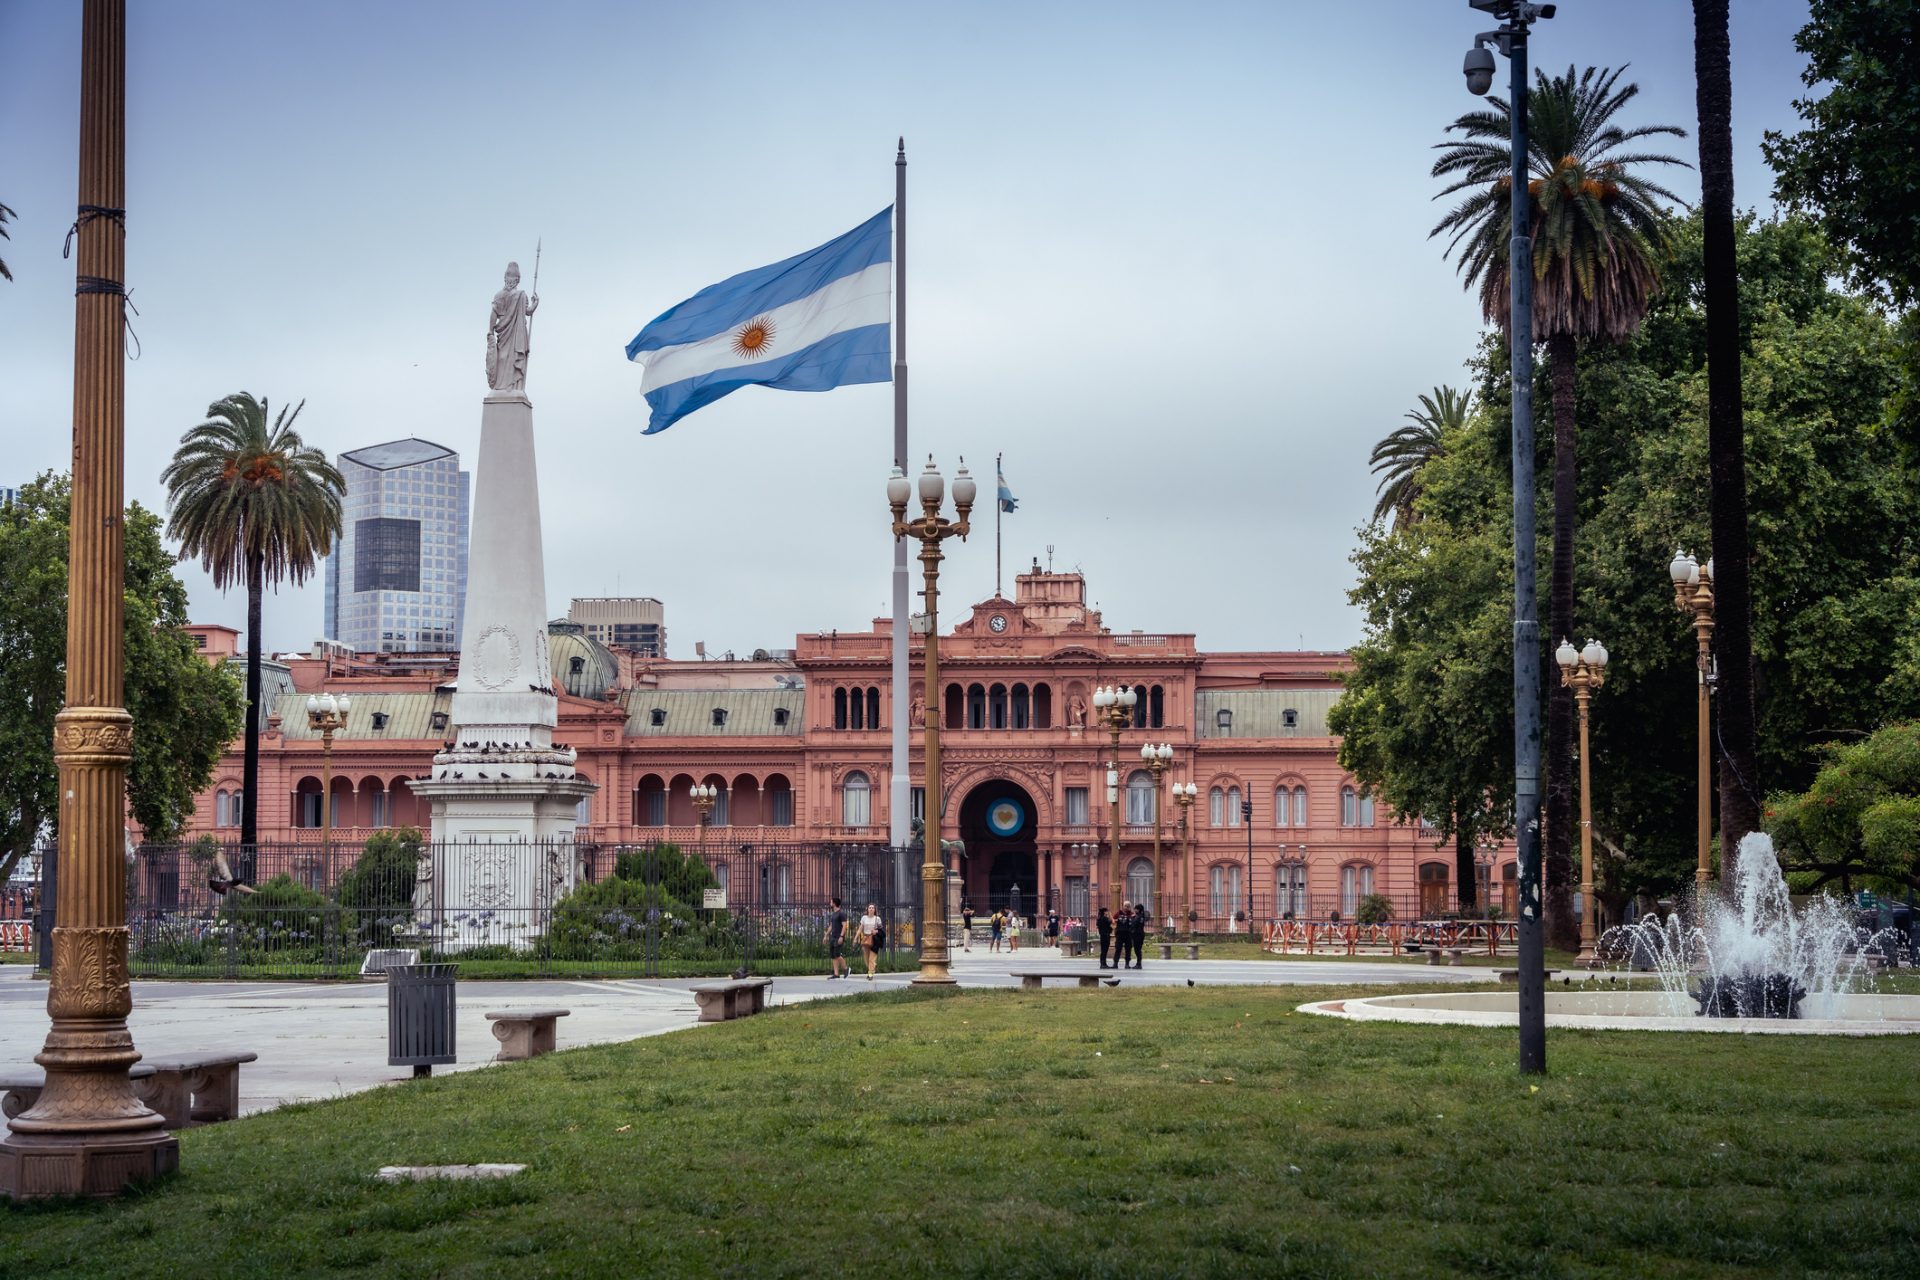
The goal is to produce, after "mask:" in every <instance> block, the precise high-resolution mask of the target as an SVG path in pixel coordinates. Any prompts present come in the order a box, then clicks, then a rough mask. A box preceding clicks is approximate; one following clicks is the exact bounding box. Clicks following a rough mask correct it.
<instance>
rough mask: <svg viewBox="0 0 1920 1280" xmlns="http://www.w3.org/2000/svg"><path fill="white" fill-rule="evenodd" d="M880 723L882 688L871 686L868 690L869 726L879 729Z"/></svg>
mask: <svg viewBox="0 0 1920 1280" xmlns="http://www.w3.org/2000/svg"><path fill="white" fill-rule="evenodd" d="M881 727H882V726H881V724H880V690H879V688H878V687H877V686H876V687H870V688H869V689H868V690H867V728H869V729H878V728H881Z"/></svg>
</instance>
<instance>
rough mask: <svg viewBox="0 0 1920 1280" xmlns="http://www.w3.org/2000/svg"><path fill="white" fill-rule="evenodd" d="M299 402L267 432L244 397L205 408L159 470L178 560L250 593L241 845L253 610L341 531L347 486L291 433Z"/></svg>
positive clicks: (253, 751) (255, 726)
mask: <svg viewBox="0 0 1920 1280" xmlns="http://www.w3.org/2000/svg"><path fill="white" fill-rule="evenodd" d="M305 405H306V402H305V401H304V400H303V401H301V402H300V404H298V405H296V406H294V408H293V411H292V412H291V413H289V412H288V411H287V409H286V408H285V406H282V407H281V410H280V414H279V416H278V417H277V418H275V419H274V422H273V426H272V428H271V429H269V428H268V426H267V414H268V412H269V406H268V404H267V402H266V401H265V400H264V399H262V400H256V399H254V398H253V396H252V395H250V394H249V393H247V392H245V391H241V392H238V393H236V394H234V395H230V396H228V397H227V398H226V399H224V400H221V401H219V402H218V403H216V404H212V405H209V406H208V407H207V419H208V420H207V421H205V422H203V423H201V424H200V425H199V426H197V427H195V428H193V429H192V430H191V431H189V432H187V433H186V435H184V436H182V437H181V438H180V448H179V449H177V450H176V451H175V452H174V455H173V461H172V462H170V463H168V464H167V469H166V470H165V471H163V472H161V473H160V479H161V482H162V483H163V484H165V485H166V486H167V507H168V510H169V513H170V514H169V517H168V520H167V533H168V534H169V535H170V536H172V537H175V538H178V539H180V558H181V559H182V560H189V559H195V558H197V559H198V560H199V561H200V564H201V567H203V568H204V569H206V571H207V572H208V573H210V574H211V575H213V585H214V586H216V587H219V588H220V589H221V590H223V591H224V590H226V589H227V588H229V587H232V586H234V585H236V584H241V583H244V584H245V585H246V588H247V743H246V765H245V773H244V780H243V782H242V787H243V788H244V790H243V791H242V793H241V794H242V800H241V807H240V843H241V844H242V845H243V846H247V847H251V846H252V845H253V843H254V841H255V838H256V834H257V804H258V791H259V782H260V608H261V603H262V599H263V597H264V596H265V595H266V588H267V583H268V582H273V583H274V584H276V585H277V584H278V583H279V582H280V581H281V580H282V579H285V580H288V581H291V582H293V583H294V584H296V585H298V584H299V583H301V582H304V581H305V580H306V579H307V577H308V575H310V574H311V573H312V572H313V570H314V566H315V565H316V564H317V563H318V562H319V560H320V559H321V557H323V556H325V555H326V554H327V551H328V549H329V548H331V547H332V545H333V539H334V538H335V537H336V536H338V535H339V533H340V499H341V496H342V495H343V494H344V493H345V492H346V487H347V484H346V481H345V480H343V479H341V477H340V473H339V472H338V471H337V470H335V469H334V467H333V464H332V463H330V462H328V461H327V456H326V454H324V453H322V452H321V451H320V450H318V449H311V448H308V447H307V446H306V445H305V444H304V443H303V442H302V441H301V439H300V436H299V433H297V432H296V431H294V429H293V424H294V420H295V419H297V418H298V417H299V416H300V410H301V409H302V408H304V407H305Z"/></svg>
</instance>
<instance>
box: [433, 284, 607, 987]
mask: <svg viewBox="0 0 1920 1280" xmlns="http://www.w3.org/2000/svg"><path fill="white" fill-rule="evenodd" d="M519 282H520V272H519V268H518V267H517V266H514V265H512V264H509V266H508V268H507V288H505V289H503V290H501V291H500V294H499V295H498V296H496V297H495V299H494V304H493V317H492V320H491V321H490V323H489V332H488V357H487V374H488V379H487V380H488V384H489V387H490V388H491V389H490V390H489V391H488V393H487V397H486V400H485V401H484V404H483V407H482V409H481V411H480V460H479V463H478V464H477V468H476V469H477V470H478V473H479V474H478V477H477V480H476V483H475V488H474V499H473V517H472V520H471V523H470V528H471V529H472V535H471V538H472V542H471V551H470V555H469V559H468V565H469V568H468V573H467V602H466V621H465V626H464V629H463V630H462V632H461V635H460V678H459V682H458V683H457V684H456V685H455V686H454V694H453V712H452V716H451V720H452V723H453V733H452V741H451V745H449V746H448V747H447V748H446V749H444V750H442V751H440V752H439V753H438V754H436V755H435V756H434V758H433V773H432V776H431V777H430V778H429V779H428V780H426V781H423V782H416V783H414V784H413V792H414V794H415V795H417V796H423V797H425V798H427V799H428V800H429V801H431V803H432V805H433V842H434V852H433V857H432V859H431V861H430V863H429V864H428V865H423V866H422V868H421V880H420V884H419V892H418V894H417V896H416V900H415V908H416V914H417V915H418V916H419V917H420V923H421V925H422V926H423V927H425V928H427V929H430V930H431V931H432V932H433V936H434V937H435V938H436V939H437V943H438V946H439V949H441V950H461V949H464V948H466V947H472V946H479V945H498V944H501V943H510V944H512V945H515V946H530V945H532V943H534V942H535V941H536V940H538V938H539V937H540V935H541V934H542V933H543V932H544V930H545V928H546V923H547V912H548V910H549V909H550V908H551V907H552V905H553V904H554V903H555V902H557V901H559V899H560V898H562V897H564V896H565V895H566V894H567V892H568V891H569V890H571V889H572V888H573V886H574V884H575V882H576V880H577V878H578V875H579V860H578V858H577V857H576V855H575V853H574V847H573V829H574V823H575V820H576V819H575V814H576V812H577V810H578V806H579V803H580V801H581V800H583V799H585V798H586V797H588V796H590V795H592V794H593V793H594V792H595V791H596V790H598V788H597V787H595V786H594V785H593V784H592V783H590V782H587V781H586V780H584V779H582V778H580V777H579V776H577V775H576V774H575V773H574V767H573V766H574V758H575V753H574V751H573V750H572V749H571V748H568V747H556V746H555V745H554V743H553V730H554V726H555V724H556V723H557V722H558V719H559V715H558V712H559V699H558V698H557V697H556V696H555V694H554V691H553V688H552V679H553V676H552V671H551V669H550V667H549V665H548V658H547V598H546V597H547V592H546V571H545V566H544V562H543V561H542V559H541V545H540V486H539V481H538V475H537V473H536V471H535V467H534V449H533V402H532V401H530V400H528V399H527V393H526V390H525V379H526V359H527V348H528V346H529V345H530V343H529V341H528V330H529V325H528V323H527V321H528V319H529V318H530V317H531V315H532V312H533V310H534V308H535V307H536V306H538V304H539V295H538V294H535V295H534V296H533V298H532V299H531V300H529V299H528V298H527V296H526V295H525V294H522V293H520V292H519V290H518V285H519ZM503 300H504V301H503ZM503 313H504V314H505V315H506V316H507V317H508V320H509V323H508V324H506V325H504V326H503V325H502V324H501V316H502V314H503ZM503 330H504V332H503Z"/></svg>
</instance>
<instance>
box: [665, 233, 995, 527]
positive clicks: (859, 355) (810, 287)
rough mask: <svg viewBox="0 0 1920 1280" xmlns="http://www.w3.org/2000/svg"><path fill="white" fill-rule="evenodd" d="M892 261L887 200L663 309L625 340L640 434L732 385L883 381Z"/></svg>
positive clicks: (810, 386)
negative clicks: (642, 406) (638, 369)
mask: <svg viewBox="0 0 1920 1280" xmlns="http://www.w3.org/2000/svg"><path fill="white" fill-rule="evenodd" d="M892 264H893V209H892V207H891V206H889V207H888V208H885V209H882V210H881V211H880V212H879V213H877V214H875V215H874V216H873V217H871V218H869V219H867V220H866V221H865V222H863V223H861V224H860V225H859V226H857V227H855V228H854V229H853V230H852V231H849V232H847V234H845V235H843V236H840V237H838V238H837V239H834V240H829V241H827V243H825V244H823V245H821V246H820V247H818V248H816V249H809V250H808V251H807V252H805V253H802V254H798V255H796V256H794V257H791V258H787V259H785V260H784V261H781V262H776V263H774V264H773V265H772V266H768V267H760V268H758V269H756V270H753V271H743V272H741V273H740V274H739V275H737V276H733V277H731V278H729V279H726V280H722V281H721V282H720V283H719V284H716V285H710V286H708V287H707V288H705V289H702V290H701V291H700V292H699V293H696V294H694V295H693V296H692V297H691V298H688V299H687V300H686V301H685V302H682V303H681V304H680V305H678V306H676V307H673V308H671V309H669V310H668V311H666V312H665V313H664V314H662V315H661V316H660V317H659V318H657V319H655V320H654V321H653V322H652V323H651V324H649V325H648V326H647V327H646V328H644V329H642V330H641V331H640V332H639V334H638V335H637V336H635V338H634V340H633V341H632V342H629V343H628V344H627V359H629V360H632V361H635V362H636V363H639V364H643V365H645V366H646V370H647V372H646V376H645V378H644V379H643V380H642V382H641V390H642V391H643V392H644V393H645V395H646V397H647V403H648V404H649V405H651V406H652V407H653V415H652V417H651V419H650V420H649V421H648V423H647V430H646V434H647V435H652V434H654V433H655V432H656V431H665V430H666V429H667V428H668V427H670V426H672V425H673V424H674V423H675V422H678V421H679V420H680V419H681V418H684V417H686V416H687V415H688V414H690V413H692V412H693V411H694V410H695V409H698V408H701V407H702V406H704V405H709V404H712V403H713V402H714V401H715V400H718V399H719V398H720V397H721V396H724V395H727V394H729V393H730V392H733V391H735V390H738V389H739V388H741V387H746V386H762V387H775V388H778V389H779V390H782V391H828V390H831V389H832V388H834V387H844V386H848V385H850V384H852V383H857V382H887V381H890V380H891V374H890V373H889V371H888V362H889V357H890V355H891V331H890V328H889V326H888V323H887V310H888V304H889V301H890V299H891V296H892V284H893V281H892ZM1009 509H1011V508H1009Z"/></svg>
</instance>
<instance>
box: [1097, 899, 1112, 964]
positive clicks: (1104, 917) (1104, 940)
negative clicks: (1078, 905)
mask: <svg viewBox="0 0 1920 1280" xmlns="http://www.w3.org/2000/svg"><path fill="white" fill-rule="evenodd" d="M1093 923H1094V927H1095V928H1096V929H1098V930H1099V931H1100V967H1101V968H1102V969H1105V968H1107V967H1109V966H1108V965H1107V952H1108V950H1109V949H1110V948H1111V947H1112V946H1113V917H1112V916H1110V915H1108V914H1107V909H1106V908H1105V907H1102V908H1100V916H1099V918H1098V919H1096V920H1095V921H1094V922H1093Z"/></svg>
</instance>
